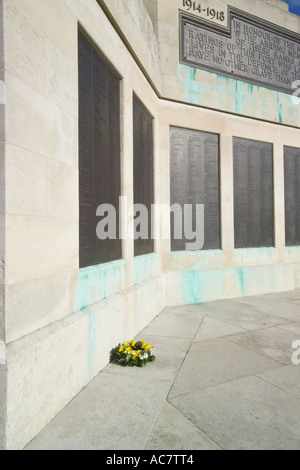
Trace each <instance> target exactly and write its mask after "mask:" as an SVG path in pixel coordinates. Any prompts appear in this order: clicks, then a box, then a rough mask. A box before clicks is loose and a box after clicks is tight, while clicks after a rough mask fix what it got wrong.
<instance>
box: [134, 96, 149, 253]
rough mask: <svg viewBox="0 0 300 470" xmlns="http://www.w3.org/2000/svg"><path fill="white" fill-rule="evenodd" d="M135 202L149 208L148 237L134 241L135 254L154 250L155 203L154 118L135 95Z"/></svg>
mask: <svg viewBox="0 0 300 470" xmlns="http://www.w3.org/2000/svg"><path fill="white" fill-rule="evenodd" d="M133 154H134V175H133V178H134V204H143V205H144V206H145V207H146V208H147V210H148V221H147V222H148V237H147V238H144V239H143V238H141V237H140V238H138V239H136V240H135V241H134V255H135V256H140V255H145V254H148V253H153V252H154V240H153V239H152V237H151V235H150V232H151V222H152V220H151V205H152V204H154V166H153V165H154V161H153V118H152V116H151V115H150V113H149V112H148V111H147V109H146V108H145V107H144V106H143V104H142V103H141V102H140V101H139V100H138V98H137V97H136V96H134V97H133Z"/></svg>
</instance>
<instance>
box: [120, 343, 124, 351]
mask: <svg viewBox="0 0 300 470" xmlns="http://www.w3.org/2000/svg"><path fill="white" fill-rule="evenodd" d="M123 351H124V345H123V344H122V346H120V347H119V352H123Z"/></svg>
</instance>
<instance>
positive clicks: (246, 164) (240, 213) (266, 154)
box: [233, 138, 274, 248]
mask: <svg viewBox="0 0 300 470" xmlns="http://www.w3.org/2000/svg"><path fill="white" fill-rule="evenodd" d="M233 163H234V164H233V169H234V235H235V248H260V247H272V246H274V196H273V194H274V193H273V146H272V144H268V143H265V142H257V141H254V140H247V139H241V138H234V140H233Z"/></svg>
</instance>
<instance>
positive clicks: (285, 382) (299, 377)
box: [257, 365, 300, 448]
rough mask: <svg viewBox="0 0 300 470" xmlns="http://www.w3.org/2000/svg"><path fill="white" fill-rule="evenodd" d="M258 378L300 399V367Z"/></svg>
mask: <svg viewBox="0 0 300 470" xmlns="http://www.w3.org/2000/svg"><path fill="white" fill-rule="evenodd" d="M257 377H260V378H261V379H263V380H265V381H266V382H269V383H270V384H272V385H276V387H278V388H280V389H281V390H284V391H286V392H288V393H291V394H292V395H295V397H298V398H300V366H295V365H291V366H284V367H281V368H280V369H275V370H268V371H266V372H263V373H261V374H258V375H257ZM299 448H300V443H299Z"/></svg>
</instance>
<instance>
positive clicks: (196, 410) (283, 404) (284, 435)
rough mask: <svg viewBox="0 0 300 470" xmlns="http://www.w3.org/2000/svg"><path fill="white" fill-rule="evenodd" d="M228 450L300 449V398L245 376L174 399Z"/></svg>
mask: <svg viewBox="0 0 300 470" xmlns="http://www.w3.org/2000/svg"><path fill="white" fill-rule="evenodd" d="M171 403H172V404H173V406H175V407H176V408H177V409H178V410H179V411H181V413H183V414H184V415H185V416H186V417H187V418H188V419H189V420H190V421H191V422H192V423H193V424H195V425H196V426H197V427H198V428H199V429H201V430H202V431H203V432H204V433H205V434H206V435H207V436H209V437H210V438H211V439H212V440H213V441H214V442H215V443H216V444H217V445H219V446H220V447H221V448H222V449H226V450H299V443H300V421H299V415H300V399H299V398H296V397H294V396H293V395H290V394H289V393H287V392H285V391H282V390H280V389H278V388H277V387H274V386H273V385H271V384H269V383H267V382H265V381H263V380H261V379H259V378H257V377H246V378H243V379H239V380H235V381H232V382H229V383H225V384H222V385H219V386H217V387H212V388H209V389H206V390H202V391H198V392H194V393H191V394H187V395H184V396H180V397H177V398H174V399H172V400H171Z"/></svg>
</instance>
